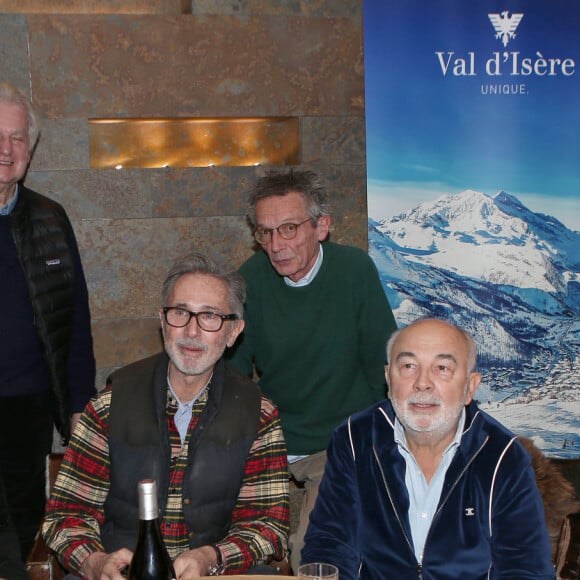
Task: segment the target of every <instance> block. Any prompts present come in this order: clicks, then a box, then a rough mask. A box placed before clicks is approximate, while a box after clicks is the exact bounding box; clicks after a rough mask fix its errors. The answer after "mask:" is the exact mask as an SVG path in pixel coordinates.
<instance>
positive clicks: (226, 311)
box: [43, 254, 288, 580]
mask: <svg viewBox="0 0 580 580" xmlns="http://www.w3.org/2000/svg"><path fill="white" fill-rule="evenodd" d="M162 299H163V306H162V307H161V309H160V310H159V317H160V321H161V330H162V333H163V339H164V345H165V352H163V353H160V354H158V355H155V356H153V357H149V358H147V359H144V360H141V361H138V362H136V363H133V364H131V365H129V366H127V367H124V368H122V369H120V370H118V371H116V372H114V373H113V374H112V376H111V378H110V380H109V384H108V386H107V387H106V388H105V389H104V391H102V392H101V393H100V394H99V395H97V397H95V398H94V399H93V400H92V401H91V402H90V403H89V405H88V406H87V408H86V410H85V411H84V413H83V414H82V416H81V419H80V421H79V427H78V429H77V430H76V431H75V433H74V435H73V438H72V440H71V444H70V446H69V449H68V450H67V452H66V454H65V457H64V461H63V466H62V468H61V471H60V473H59V475H58V477H57V480H56V483H55V486H54V491H53V493H52V496H51V498H50V500H49V502H48V505H47V516H46V519H45V523H44V526H43V535H44V538H45V541H46V543H47V545H48V546H49V547H50V548H52V549H53V550H55V551H56V552H57V554H58V555H59V557H60V559H61V561H62V562H63V564H64V566H65V567H66V568H67V569H69V570H70V571H71V574H70V575H69V576H67V578H79V577H82V578H88V579H89V580H101V579H102V578H109V579H110V580H121V578H122V573H121V571H122V569H123V568H124V567H126V566H127V565H128V564H129V563H130V561H131V556H132V552H131V550H133V549H134V546H135V543H136V539H137V529H138V523H139V515H138V499H137V484H138V482H139V481H140V480H141V479H155V480H157V482H158V489H159V505H160V508H161V514H160V518H161V532H162V535H163V539H164V542H165V545H166V547H167V549H168V552H169V555H170V556H171V557H172V559H173V560H174V568H175V572H176V575H177V578H196V577H199V576H206V575H208V576H209V575H212V576H213V575H218V574H221V573H223V572H224V571H226V570H227V572H228V573H238V574H241V573H251V574H265V573H268V574H275V573H276V567H277V566H276V561H278V560H281V559H282V557H283V556H284V555H285V553H286V544H287V534H288V467H287V460H286V446H285V443H284V438H283V435H282V430H281V426H280V421H279V418H278V411H277V409H276V407H275V406H274V405H273V404H272V403H271V401H270V400H268V399H267V398H266V397H264V396H263V395H262V393H261V391H260V389H259V388H258V387H257V385H256V384H255V383H254V382H252V381H251V380H250V379H249V378H248V377H246V376H244V375H242V374H240V373H239V372H238V371H236V370H234V369H230V368H228V367H227V366H226V365H225V364H224V362H223V360H222V355H223V353H224V350H225V349H226V347H228V346H231V345H232V344H233V343H234V342H235V340H236V338H237V337H238V335H239V333H240V332H241V331H242V329H243V328H244V320H243V303H244V300H245V283H244V280H243V278H242V277H241V276H240V275H239V274H238V273H237V272H228V271H226V270H224V269H223V268H221V267H220V266H218V265H216V264H215V263H213V262H212V261H211V260H209V259H208V258H206V257H205V256H202V255H201V254H192V255H190V256H187V257H186V258H184V259H183V260H181V261H180V262H178V263H176V264H175V265H174V266H173V267H172V268H171V269H170V271H169V273H168V275H167V278H166V280H165V283H164V285H163V292H162ZM269 563H272V565H268V564H269Z"/></svg>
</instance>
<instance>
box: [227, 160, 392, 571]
mask: <svg viewBox="0 0 580 580" xmlns="http://www.w3.org/2000/svg"><path fill="white" fill-rule="evenodd" d="M247 217H248V221H249V222H250V223H251V225H252V228H253V233H254V239H255V240H256V242H258V244H259V245H260V246H261V248H262V249H263V251H259V252H257V253H256V254H255V255H254V256H252V257H251V258H250V259H249V260H247V261H246V262H245V263H244V264H243V265H242V267H241V269H240V272H241V274H242V275H243V276H244V278H245V280H246V284H247V287H248V298H247V300H246V307H245V319H246V327H245V330H244V332H243V334H242V335H241V336H240V339H238V342H237V344H236V345H235V347H234V349H235V350H234V352H233V355H232V358H231V360H230V362H231V364H232V365H234V366H236V367H237V368H238V369H240V370H241V371H242V372H244V373H247V374H252V373H253V372H255V373H256V374H257V376H258V377H259V384H260V387H261V388H262V390H263V391H264V393H265V394H266V395H267V396H268V397H270V398H271V399H272V401H273V402H274V404H275V405H276V406H277V407H278V409H279V410H280V418H281V420H282V429H283V430H284V437H285V439H286V443H287V445H288V452H289V457H288V459H289V469H290V474H291V476H292V478H293V479H294V480H295V481H296V482H297V483H298V484H299V485H301V484H303V486H304V487H303V490H302V489H300V488H297V493H303V497H302V507H301V510H300V514H299V524H298V526H297V528H296V530H293V531H292V533H291V535H290V559H291V563H292V568H293V569H294V570H296V569H297V566H298V564H299V562H300V552H301V550H302V546H303V538H304V534H305V532H306V527H307V525H308V516H309V513H310V511H311V509H312V507H313V506H314V502H315V500H316V495H317V493H318V485H319V483H320V480H321V479H322V474H323V471H324V467H325V464H326V452H325V450H326V446H327V444H328V442H329V440H330V436H331V434H332V431H333V430H334V428H335V427H337V426H338V425H339V424H340V423H341V422H342V421H343V420H344V419H345V418H346V417H348V416H350V415H351V414H352V413H355V412H356V411H360V410H362V409H365V408H366V407H368V406H369V405H371V404H372V403H374V402H377V401H380V400H382V399H384V397H385V391H386V385H385V378H384V373H383V368H384V364H385V353H384V345H385V344H386V342H387V339H388V338H389V336H390V334H391V333H392V332H393V331H394V330H395V328H396V324H395V320H394V317H393V313H392V311H391V308H390V306H389V303H388V301H387V298H386V296H385V292H384V290H383V287H382V285H381V282H380V279H379V276H378V272H377V269H376V267H375V265H374V263H373V262H372V260H371V259H370V257H369V256H368V254H367V253H366V252H365V251H364V250H361V249H359V248H354V247H352V246H346V245H340V244H335V243H332V242H329V241H327V238H328V235H329V232H330V222H331V218H330V215H329V204H328V199H327V195H326V190H325V187H324V186H323V185H322V183H321V181H320V179H319V177H318V176H317V175H316V174H315V173H313V172H312V171H296V170H290V171H288V172H274V171H272V172H269V173H267V174H266V175H265V176H264V177H262V178H260V179H259V180H258V182H257V184H256V185H255V187H254V188H253V190H252V192H251V196H250V203H249V207H248V213H247ZM295 504H296V502H294V501H293V502H291V506H293V505H295ZM292 519H294V518H292Z"/></svg>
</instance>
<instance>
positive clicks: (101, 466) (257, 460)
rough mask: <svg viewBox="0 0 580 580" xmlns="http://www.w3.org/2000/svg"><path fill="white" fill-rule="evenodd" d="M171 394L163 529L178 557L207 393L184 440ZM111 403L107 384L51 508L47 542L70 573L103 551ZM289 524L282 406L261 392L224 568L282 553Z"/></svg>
mask: <svg viewBox="0 0 580 580" xmlns="http://www.w3.org/2000/svg"><path fill="white" fill-rule="evenodd" d="M167 392H168V395H167V405H166V417H167V427H168V432H169V439H170V444H171V449H172V461H171V472H170V485H169V489H170V492H169V496H168V501H167V506H166V509H165V512H164V514H163V518H162V521H161V533H162V535H163V538H164V541H165V544H166V546H167V550H168V552H169V555H170V556H171V558H173V559H175V558H176V557H177V556H178V555H179V554H180V553H182V552H184V551H186V550H188V549H189V544H188V539H187V535H188V531H187V528H186V525H185V521H184V518H183V511H182V509H181V505H182V499H181V492H182V483H183V477H184V472H185V468H186V466H187V447H188V441H189V435H190V434H191V432H192V431H193V430H194V429H195V427H196V425H197V423H198V421H199V417H200V416H201V413H202V411H203V409H204V408H205V405H206V403H207V399H208V394H207V390H206V391H205V392H204V393H203V394H202V395H201V396H200V397H199V398H198V400H197V401H196V402H195V404H194V405H193V410H192V417H191V421H190V424H189V429H188V434H187V436H186V439H185V441H184V444H183V445H182V444H181V440H180V437H179V433H178V431H177V428H176V426H175V422H174V420H173V417H174V415H175V412H176V410H177V401H175V399H174V398H173V397H172V396H171V392H170V391H169V389H168V390H167ZM110 403H111V389H110V387H107V388H106V389H104V390H103V391H102V392H101V393H100V394H99V395H97V396H96V397H95V398H94V399H93V400H91V402H90V403H89V404H88V405H87V407H86V409H85V411H84V412H83V414H82V416H81V419H80V421H79V424H78V427H77V429H76V430H75V432H74V434H73V436H72V439H71V441H70V444H69V446H68V449H67V450H66V453H65V456H64V459H63V463H62V467H61V470H60V472H59V475H58V477H57V480H56V483H55V486H54V490H53V492H52V495H51V497H50V499H49V501H48V504H47V508H46V516H45V520H44V523H43V536H44V539H45V542H46V544H47V545H48V546H49V547H50V548H51V549H52V550H54V551H55V552H56V553H57V554H58V555H59V558H60V559H61V561H62V563H63V564H64V566H65V567H66V568H67V569H69V570H72V571H73V572H80V567H81V565H82V563H83V562H84V560H85V559H86V558H87V557H88V556H89V555H90V554H92V553H93V552H96V551H104V548H103V545H102V543H101V540H100V527H101V525H102V524H103V523H104V509H103V506H104V503H105V500H106V499H107V494H108V490H109V469H110V463H109V445H108V431H109V408H110ZM288 522H289V508H288V465H287V458H286V445H285V442H284V438H283V435H282V429H281V427H280V419H279V417H278V410H277V409H276V408H275V407H274V405H273V404H272V403H271V402H270V401H269V400H268V399H267V398H266V397H262V401H261V410H260V421H259V427H258V432H257V436H256V439H255V440H254V443H253V444H252V447H251V449H250V452H249V455H248V459H247V461H246V467H245V471H244V476H243V480H242V485H241V487H240V493H239V496H238V499H237V502H236V506H235V508H234V511H233V512H232V524H231V527H230V530H229V532H228V534H227V535H226V537H225V538H223V539H222V540H221V541H220V542H219V543H218V544H217V545H218V546H219V548H220V551H221V552H222V556H223V561H224V563H225V567H226V572H225V573H226V574H239V573H243V572H245V571H247V570H248V569H249V568H250V567H252V566H254V565H256V564H259V563H264V562H267V561H269V560H270V559H272V557H275V558H280V557H282V556H283V555H284V553H285V551H286V548H287V536H288V529H289V523H288Z"/></svg>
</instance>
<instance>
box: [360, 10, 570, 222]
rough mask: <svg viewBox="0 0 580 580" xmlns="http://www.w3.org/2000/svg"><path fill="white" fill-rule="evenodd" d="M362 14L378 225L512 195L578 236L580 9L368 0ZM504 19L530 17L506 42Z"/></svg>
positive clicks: (372, 201)
mask: <svg viewBox="0 0 580 580" xmlns="http://www.w3.org/2000/svg"><path fill="white" fill-rule="evenodd" d="M364 11H365V24H364V26H365V78H366V114H367V163H368V196H369V216H370V217H372V218H374V219H382V218H389V217H392V216H395V215H397V214H398V213H400V212H402V211H405V210H409V209H411V208H412V207H415V206H416V205H418V204H420V203H422V202H424V201H427V200H433V199H435V198H436V197H438V196H439V195H441V194H449V193H458V192H461V191H464V190H466V189H473V190H476V191H481V192H483V193H486V194H489V195H493V194H495V193H497V192H498V191H500V190H504V191H507V192H508V193H510V194H512V195H515V196H516V197H517V198H518V199H520V200H521V201H522V202H523V203H524V204H525V205H526V206H527V207H529V209H530V210H532V211H535V212H540V213H545V214H548V215H552V216H554V217H556V218H557V219H559V220H560V221H561V222H562V223H563V224H564V225H566V226H567V227H568V228H570V229H573V230H577V231H580V208H579V205H580V204H578V201H579V197H580V163H579V161H578V160H579V159H580V137H579V135H580V107H579V105H578V103H579V101H578V95H580V78H579V77H580V34H579V30H580V2H576V1H570V0H517V1H516V0H501V1H495V0H489V1H481V0H478V1H467V2H466V1H465V0H439V1H438V2H426V1H425V0H405V1H401V2H389V1H386V0H365V2H364ZM504 11H507V12H508V14H507V15H505V16H507V18H512V17H513V15H514V13H515V14H523V17H522V18H521V20H520V21H519V24H518V25H517V27H516V28H515V36H513V37H512V36H505V37H501V38H496V30H495V29H494V25H493V24H492V22H491V20H490V18H489V14H498V15H499V16H498V18H500V19H501V18H502V16H501V13H502V12H504ZM511 22H512V24H515V21H514V20H512V21H511Z"/></svg>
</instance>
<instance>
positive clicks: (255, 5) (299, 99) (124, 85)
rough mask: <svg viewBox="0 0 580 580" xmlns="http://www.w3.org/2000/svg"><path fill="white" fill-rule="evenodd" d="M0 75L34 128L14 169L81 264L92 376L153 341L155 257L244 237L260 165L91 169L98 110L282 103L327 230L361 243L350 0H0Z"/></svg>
mask: <svg viewBox="0 0 580 580" xmlns="http://www.w3.org/2000/svg"><path fill="white" fill-rule="evenodd" d="M0 8H1V9H2V12H3V13H2V14H0V58H1V59H2V63H3V66H2V75H1V76H2V78H3V79H4V80H9V81H11V82H13V83H15V84H17V85H18V86H20V87H21V88H22V89H23V90H24V91H25V92H27V93H28V94H29V95H30V96H31V98H32V100H33V103H34V104H35V106H36V108H37V109H38V110H39V112H40V115H41V118H42V135H41V140H40V142H39V144H38V147H37V150H36V152H35V155H34V158H33V161H32V164H31V167H30V170H29V173H28V176H27V179H26V182H27V184H28V185H29V186H30V187H32V188H33V189H37V190H38V191H40V192H41V193H44V194H46V195H49V196H50V197H53V198H54V199H56V200H58V201H59V202H61V203H62V204H63V205H64V206H65V208H66V209H67V211H68V213H69V216H70V218H71V220H72V222H73V226H74V228H75V232H76V234H77V238H78V242H79V246H80V250H81V255H82V259H83V263H84V267H85V272H86V275H87V280H88V285H89V292H90V304H91V313H92V320H93V335H94V339H95V355H96V358H97V366H98V377H97V386H98V387H100V386H102V384H103V380H104V378H105V376H106V375H107V374H108V373H109V372H110V371H111V370H112V369H114V368H117V367H119V366H121V365H124V364H127V363H129V362H132V361H134V360H137V359H139V358H141V357H144V356H147V355H149V354H152V353H153V352H156V351H157V350H159V349H160V347H161V342H160V337H159V330H158V329H159V324H158V319H157V309H158V308H159V306H160V298H159V291H160V286H161V282H162V280H163V277H164V274H165V271H166V269H167V266H168V264H169V263H170V262H171V261H172V260H173V258H174V257H177V256H179V255H181V254H184V253H186V252H187V251H191V250H193V249H197V250H201V251H204V252H208V253H210V254H211V255H213V256H215V257H217V258H220V259H224V260H227V261H229V263H230V264H231V266H232V267H237V266H239V265H240V264H241V263H242V261H243V260H244V259H246V258H247V257H248V256H249V255H251V253H252V252H253V251H254V249H253V246H252V238H251V235H250V231H249V229H248V227H247V225H246V222H245V219H244V214H245V202H246V192H247V189H248V187H249V186H250V185H251V184H252V183H253V182H254V181H255V179H256V178H257V176H259V175H261V174H262V173H263V171H264V167H207V168H179V169H177V168H166V169H123V170H109V169H106V170H104V169H91V168H90V159H89V155H90V151H89V141H88V121H89V119H93V118H99V117H128V118H130V117H228V116H238V117H255V116H271V117H276V116H294V117H298V118H299V120H300V127H301V129H300V132H301V136H300V138H301V164H300V167H303V168H308V169H313V170H315V171H319V172H321V173H322V174H323V175H324V177H325V181H326V182H327V184H328V187H329V192H330V195H331V201H332V206H333V225H334V230H333V232H332V234H331V237H332V239H333V240H335V241H339V242H346V243H351V244H354V245H358V246H360V247H363V248H366V244H367V223H366V220H367V211H366V159H365V123H364V74H363V70H364V66H363V47H362V3H361V2H360V1H358V0H304V1H293V2H282V1H280V0H254V1H247V2H243V1H241V0H240V1H237V2H235V1H230V2H220V1H217V0H214V1H212V0H195V1H193V2H187V1H181V0H163V1H159V0H149V1H145V0H142V1H139V0H133V1H131V2H122V3H121V2H117V1H115V2H111V1H102V2H98V1H96V0H92V1H91V0H86V1H82V0H75V1H74V2H64V1H63V2H57V1H54V2H53V1H51V2H46V1H45V0H36V1H32V0H20V1H18V2H16V1H14V2H11V1H7V0H4V1H0Z"/></svg>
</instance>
